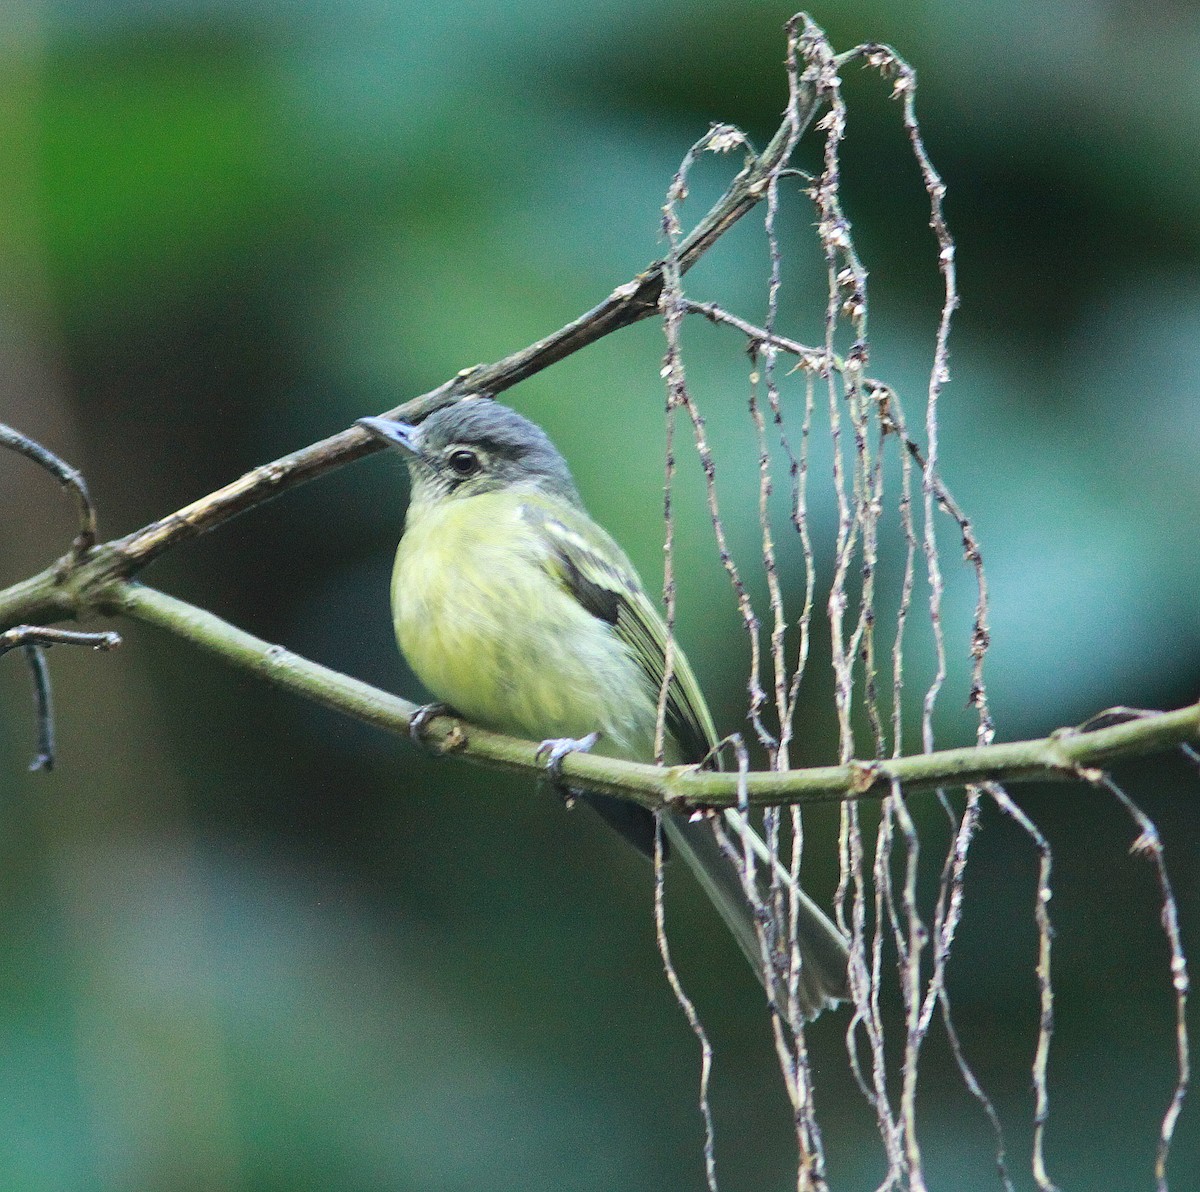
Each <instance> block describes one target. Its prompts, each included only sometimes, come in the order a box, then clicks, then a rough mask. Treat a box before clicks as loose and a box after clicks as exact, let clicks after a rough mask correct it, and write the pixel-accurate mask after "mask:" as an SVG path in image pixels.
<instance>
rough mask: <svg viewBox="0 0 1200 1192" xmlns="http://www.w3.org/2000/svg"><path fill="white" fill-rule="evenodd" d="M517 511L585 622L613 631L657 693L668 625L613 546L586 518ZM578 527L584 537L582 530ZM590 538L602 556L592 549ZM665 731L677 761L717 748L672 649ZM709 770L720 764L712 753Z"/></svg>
mask: <svg viewBox="0 0 1200 1192" xmlns="http://www.w3.org/2000/svg"><path fill="white" fill-rule="evenodd" d="M523 512H524V514H525V516H526V518H527V520H529V521H530V522H531V524H534V525H536V526H537V527H538V529H539V530H540V531H541V532H542V533H543V535H544V537H545V541H546V544H547V546H548V548H549V559H550V564H551V568H552V570H553V572H554V574H555V577H556V578H557V579H558V580H559V582H560V583H561V584H562V586H563V588H564V589H565V590H566V591H567V592H569V593H570V595H571V596H573V597H574V598H575V599H576V600H577V601H579V603H580V604H581V605H582V606H583V607H584V608H585V609H587V611H588V612H589V613H591V614H592V616H594V617H597V618H599V619H600V620H602V621H606V622H607V623H608V624H610V625H611V626H612V627H613V628H614V630H615V631H616V634H617V637H618V638H620V639H621V641H622V642H624V643H625V645H626V646H627V647H628V648H629V651H630V653H631V654H632V655H633V657H634V659H635V660H636V661H637V664H638V666H639V667H641V670H642V673H643V674H644V675H645V676H646V681H647V683H648V685H649V687H650V689H651V690H652V691H654V692H657V691H659V690H660V689H661V687H662V681H663V674H664V672H665V670H666V650H667V641H668V636H667V627H666V625H664V624H663V620H662V618H661V617H660V616H659V615H658V612H657V611H656V609H655V608H654V605H653V604H651V603H650V600H649V598H648V597H647V596H646V594H645V592H644V591H643V590H642V585H641V583H640V582H639V580H638V578H637V574H636V573H635V572H634V570H633V567H632V565H631V564H630V563H629V560H628V559H626V558H625V555H624V554H623V553H622V551H621V550H620V548H619V547H618V546H617V544H616V543H615V542H613V540H612V539H611V538H610V537H609V536H608V535H607V534H606V533H605V532H604V531H603V530H601V529H600V528H599V527H598V526H596V525H595V523H593V522H590V521H586V522H585V521H584V519H585V517H586V515H585V514H582V513H579V514H577V515H575V516H572V517H568V516H567V515H566V514H562V513H559V512H558V511H555V512H554V513H551V512H550V511H549V510H547V509H545V508H543V507H541V506H538V505H534V504H529V505H527V506H525V507H524V509H523ZM572 513H574V511H572ZM571 521H575V522H576V523H577V525H571V524H570V523H571ZM577 526H578V528H577ZM585 526H586V534H585V533H583V532H582V531H583V529H584V527H585ZM593 540H596V541H597V543H598V545H599V547H600V550H602V551H603V554H601V553H600V550H597V549H596V548H595V547H593V546H592V545H591V543H592V541H593ZM666 730H667V733H668V735H669V736H670V737H671V738H672V740H673V741H674V742H675V744H676V746H677V747H678V750H679V754H680V760H682V761H684V762H693V763H699V762H702V761H704V760H705V758H707V757H709V756H710V754H711V753H712V750H713V749H714V747H715V746H716V743H717V734H716V730H715V728H714V727H713V721H712V715H711V713H710V712H709V710H708V705H707V704H706V703H705V702H704V696H703V694H702V693H701V691H700V685H699V684H698V683H697V682H696V676H695V675H694V674H693V672H692V668H691V666H690V665H689V663H688V660H687V658H686V657H685V656H684V653H683V651H682V650H680V649H679V648H678V646H677V647H676V648H675V651H674V656H673V658H672V665H671V682H670V684H669V685H668V687H667V707H666ZM709 764H710V765H714V766H716V765H719V762H718V761H717V760H716V759H715V755H714V756H713V760H710V762H709Z"/></svg>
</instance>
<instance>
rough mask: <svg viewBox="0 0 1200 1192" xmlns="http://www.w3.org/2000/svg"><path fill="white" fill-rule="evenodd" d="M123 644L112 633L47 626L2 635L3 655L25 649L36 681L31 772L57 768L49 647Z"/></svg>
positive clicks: (96, 647)
mask: <svg viewBox="0 0 1200 1192" xmlns="http://www.w3.org/2000/svg"><path fill="white" fill-rule="evenodd" d="M120 644H121V635H120V634H119V633H114V632H112V631H111V630H109V631H106V632H102V633H82V632H80V631H79V630H75V629H56V628H52V627H50V626H46V625H17V626H14V627H13V628H12V629H8V630H6V631H5V632H4V633H0V655H4V654H7V653H8V651H9V650H15V649H20V650H22V651H23V652H24V654H25V660H26V662H28V663H29V671H30V676H31V678H32V680H33V713H34V719H35V721H36V723H37V753H36V754H35V755H34V759H33V761H32V762H30V763H29V768H30V769H31V770H53V769H54V757H55V748H54V702H53V699H52V697H51V692H50V670H49V668H48V667H47V666H46V647H47V646H52V645H69V646H91V648H92V649H93V650H111V649H113V648H114V647H115V646H119V645H120Z"/></svg>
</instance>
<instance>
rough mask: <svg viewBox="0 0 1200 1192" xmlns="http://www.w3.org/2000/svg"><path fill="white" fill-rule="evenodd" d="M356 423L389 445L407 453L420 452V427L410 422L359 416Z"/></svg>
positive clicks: (414, 453)
mask: <svg viewBox="0 0 1200 1192" xmlns="http://www.w3.org/2000/svg"><path fill="white" fill-rule="evenodd" d="M357 425H359V426H361V427H362V428H363V429H364V430H367V431H370V432H371V434H373V435H374V436H375V437H376V438H377V439H380V440H382V441H383V442H384V443H386V444H387V445H388V446H389V447H399V448H400V449H401V450H402V451H405V452H407V453H408V454H409V455H416V456H420V454H421V428H420V427H419V426H414V425H413V424H412V423H411V422H394V421H392V419H390V418H360V419H358V423H357Z"/></svg>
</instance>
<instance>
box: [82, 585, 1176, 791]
mask: <svg viewBox="0 0 1200 1192" xmlns="http://www.w3.org/2000/svg"><path fill="white" fill-rule="evenodd" d="M105 603H106V605H108V606H109V607H110V608H111V610H112V611H120V612H122V613H124V614H125V615H126V616H129V617H133V618H134V619H135V620H138V621H143V622H146V623H147V624H151V625H157V626H158V627H159V628H161V629H166V630H168V631H169V632H171V633H173V634H175V635H176V636H177V637H182V638H185V639H186V640H188V641H190V642H192V643H194V644H195V645H197V646H200V647H202V648H203V649H205V650H208V651H209V652H211V653H213V654H215V655H217V656H218V657H220V658H222V659H223V660H224V661H226V662H228V663H230V664H231V665H233V666H237V667H241V668H242V669H244V670H248V671H251V672H252V673H254V674H256V675H258V676H259V677H260V678H262V679H265V680H266V681H267V682H268V683H272V684H274V685H275V686H277V687H282V688H284V689H286V690H288V691H291V692H294V693H295V694H296V695H300V696H303V697H304V698H305V699H310V700H313V701H315V702H316V703H319V704H323V705H324V706H325V707H327V708H332V709H333V710H334V711H336V712H341V713H343V714H344V715H346V716H350V717H353V718H354V719H356V720H361V721H364V722H365V723H367V724H373V725H375V726H376V727H378V728H382V729H386V730H387V731H389V732H393V733H398V734H402V735H406V736H407V735H408V732H409V726H410V725H411V723H412V718H413V715H414V714H415V713H416V711H417V705H416V704H413V703H410V702H409V701H408V700H405V699H401V698H400V697H399V696H395V695H390V694H389V693H387V692H386V691H380V690H379V689H378V688H377V687H372V686H371V685H370V684H368V683H363V682H361V681H360V680H358V679H353V678H351V677H350V676H349V675H343V674H340V673H339V672H338V671H335V670H331V669H329V668H328V667H325V666H321V665H320V664H319V663H316V662H311V661H310V660H309V659H307V658H302V657H301V656H300V655H298V654H294V653H292V651H290V650H286V649H284V648H283V647H282V646H277V645H272V644H271V643H270V642H265V641H263V640H262V639H261V638H257V637H255V636H254V635H253V634H250V633H246V632H244V631H243V630H241V629H238V628H237V627H236V626H233V625H230V624H229V622H227V621H223V620H222V619H221V618H220V617H217V616H214V615H213V614H212V613H209V612H206V611H205V610H203V609H199V608H196V607H195V606H193V605H190V604H188V603H186V602H185V601H183V600H177V599H176V598H175V597H173V596H167V595H165V594H164V593H162V592H156V591H155V590H154V589H152V588H147V587H143V586H141V585H140V584H126V583H121V584H119V585H117V586H116V588H115V589H114V590H113V591H112V592H111V593H110V594H109V596H108V598H107V599H106V601H105ZM421 736H422V739H423V740H424V741H425V742H426V744H427V745H428V746H429V747H430V748H431V749H434V750H436V751H437V752H439V753H443V754H447V755H453V756H455V757H459V758H462V759H463V760H464V761H469V762H475V763H477V764H479V765H485V766H490V767H492V768H500V769H506V770H514V771H518V772H521V773H525V774H527V775H529V776H530V777H533V776H535V775H538V774H542V773H544V772H545V767H544V765H543V763H542V762H540V761H539V760H538V757H537V749H538V746H537V744H536V743H535V742H532V741H521V740H518V739H516V738H515V737H506V736H503V735H501V734H500V733H492V732H487V731H486V730H484V729H481V728H476V727H475V726H474V725H472V724H468V723H467V722H466V721H462V720H458V719H456V718H454V717H452V716H438V717H436V718H434V719H433V720H432V721H430V722H429V724H428V725H427V726H426V727H425V728H423V729H422V733H421ZM1189 742H1190V743H1200V703H1197V704H1193V705H1191V706H1190V707H1186V708H1180V709H1178V710H1177V711H1173V712H1157V713H1151V714H1147V715H1144V716H1139V717H1138V718H1136V719H1132V720H1128V721H1125V722H1123V723H1120V724H1114V725H1111V726H1109V727H1107V728H1101V729H1096V730H1094V731H1090V732H1087V731H1083V730H1081V729H1060V730H1059V731H1058V732H1055V733H1052V734H1051V735H1050V736H1049V737H1044V738H1042V739H1040V740H1036V741H1013V742H1010V743H1008V744H1002V745H986V746H971V747H967V748H964V749H945V750H941V751H940V752H938V753H924V754H917V755H915V756H912V757H904V758H897V759H895V760H891V761H881V762H851V763H850V764H849V765H845V766H817V767H815V768H812V769H807V770H785V771H781V772H756V773H752V774H747V775H745V776H744V777H743V778H741V779H739V776H738V775H736V774H715V773H712V772H710V771H707V770H698V769H696V768H695V767H694V766H673V767H669V768H663V767H660V766H652V765H643V764H640V763H637V762H627V761H621V760H619V759H616V758H607V757H599V756H593V755H591V754H581V753H576V754H571V755H569V756H568V757H567V758H566V760H565V761H564V763H563V768H562V773H563V777H564V779H565V780H566V781H567V782H568V784H569V785H570V786H572V787H579V788H582V789H586V790H593V791H600V792H602V793H605V794H610V795H615V796H617V797H619V798H625V799H632V800H634V801H635V802H637V803H641V804H643V805H644V806H646V807H655V808H657V807H666V806H669V805H670V806H680V805H683V806H695V807H732V806H736V805H737V804H738V802H739V798H744V800H745V801H747V802H749V803H751V804H760V805H778V804H786V803H830V802H844V801H846V800H848V799H877V798H882V797H883V796H885V795H888V794H891V793H892V792H893V789H894V787H895V786H897V785H898V786H899V787H900V788H901V789H902V790H903V791H904V792H905V793H906V794H914V793H916V792H919V791H928V790H934V789H937V788H938V787H949V786H965V785H967V784H973V783H983V782H1003V783H1005V784H1013V783H1018V782H1034V781H1038V782H1047V781H1064V780H1085V781H1096V780H1098V779H1099V778H1100V776H1101V769H1100V768H1101V767H1103V766H1105V765H1107V764H1109V763H1110V762H1113V761H1117V760H1119V759H1121V758H1124V757H1134V756H1138V755H1142V754H1147V753H1154V752H1159V751H1162V750H1165V749H1170V748H1173V747H1175V746H1177V745H1181V744H1185V743H1189Z"/></svg>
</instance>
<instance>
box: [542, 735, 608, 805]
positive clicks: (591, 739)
mask: <svg viewBox="0 0 1200 1192" xmlns="http://www.w3.org/2000/svg"><path fill="white" fill-rule="evenodd" d="M599 740H600V734H599V733H588V735H587V736H586V737H549V738H547V739H546V740H545V741H543V742H542V743H541V744H540V745H539V746H538V748H537V759H538V761H541V760H542V759H543V758H545V760H546V773H547V774H548V775H549V776H550V782H551V785H552V786H553V787H554V789H555V790H556V791H557V792H558V795H559V798H561V799H562V801H563V802H564V803H565V804H566V805H567V806H568V807H571V806H573V805H574V803H575V792H574V791H573V790H571V788H570V787H569V786H567V784H566V783H565V782H563V777H562V764H563V760H564V759H565V758H566V757H567V756H568V755H569V754H572V753H587V751H588V750H589V749H591V748H592V746H593V745H595V744H596V742H597V741H599Z"/></svg>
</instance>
